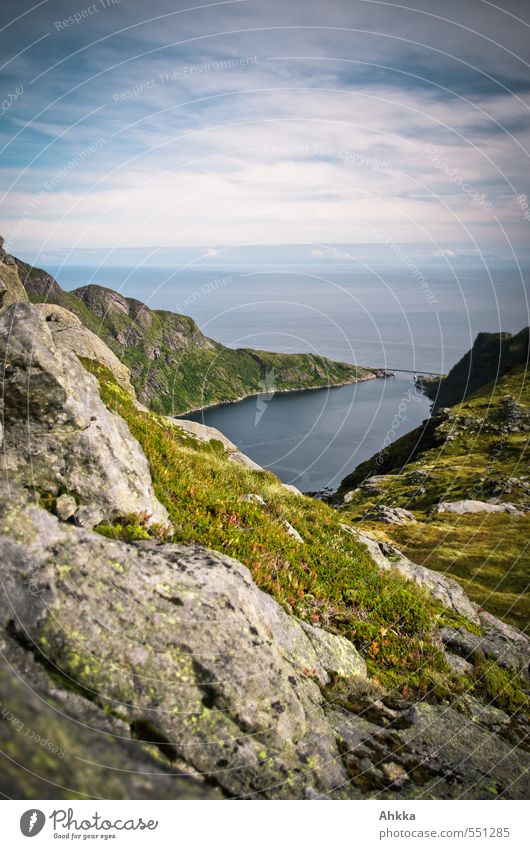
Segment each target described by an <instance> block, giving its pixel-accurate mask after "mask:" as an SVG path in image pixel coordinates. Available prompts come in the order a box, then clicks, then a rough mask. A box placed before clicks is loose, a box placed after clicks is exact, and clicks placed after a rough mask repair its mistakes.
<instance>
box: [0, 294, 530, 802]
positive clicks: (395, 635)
mask: <svg viewBox="0 0 530 849" xmlns="http://www.w3.org/2000/svg"><path fill="white" fill-rule="evenodd" d="M28 339H34V340H36V342H35V345H34V347H35V353H33V352H32V349H31V346H28V345H27V340H28ZM0 340H1V343H2V352H3V360H4V368H5V372H6V374H7V375H8V376H9V380H10V384H9V386H8V387H7V388H9V390H10V391H9V393H8V392H6V393H5V396H4V397H3V398H2V402H3V405H4V416H3V421H4V426H5V427H4V431H3V433H2V438H3V439H4V440H5V446H7V448H8V449H9V450H10V453H11V454H13V452H14V453H15V455H16V456H15V458H14V459H15V460H16V462H12V463H11V464H10V473H9V477H8V480H6V481H3V482H2V484H1V486H0V489H1V493H0V530H1V536H0V549H1V555H2V563H3V567H2V593H1V594H0V642H1V644H2V653H3V655H4V657H5V658H6V662H5V664H4V666H3V667H0V687H3V682H4V680H7V681H9V675H10V672H9V670H10V669H13V670H15V672H16V673H17V675H18V676H19V680H20V681H21V682H24V686H25V687H27V688H28V691H29V690H30V691H31V692H32V693H33V694H34V697H35V698H36V699H38V698H39V696H40V697H41V698H42V699H43V700H44V702H45V704H46V706H49V707H50V709H51V710H53V711H54V721H53V722H52V723H51V724H50V727H49V728H50V731H51V732H52V733H53V734H54V735H57V736H56V737H55V739H54V740H51V738H47V739H46V740H45V743H46V744H48V743H51V748H50V747H49V746H47V749H46V751H45V753H44V754H45V757H43V758H42V759H40V758H38V757H37V756H36V755H35V751H32V752H28V750H27V747H26V746H25V745H24V740H23V739H22V737H23V735H21V734H20V728H21V727H24V725H25V722H26V718H27V717H29V716H30V714H29V707H28V700H29V703H30V705H31V703H32V699H31V698H30V697H23V696H21V706H20V708H19V711H20V713H17V705H13V702H12V696H11V695H10V693H9V691H8V693H7V699H8V704H9V710H10V711H11V713H10V714H9V718H8V721H7V722H3V723H1V724H0V736H2V745H1V746H0V750H1V751H2V752H6V753H7V754H6V760H7V762H8V765H7V774H8V775H9V776H10V777H11V778H13V779H14V781H15V787H16V790H17V793H20V795H22V796H32V795H34V794H37V793H38V795H39V796H43V795H44V796H45V795H53V793H54V792H55V794H56V795H58V796H60V797H64V796H66V797H71V796H76V795H82V794H86V795H94V794H96V795H97V794H99V793H101V792H103V793H109V794H112V795H113V797H118V798H119V797H120V796H126V795H130V796H132V797H133V798H136V797H137V796H145V795H149V793H151V795H154V796H155V797H156V798H158V797H159V796H160V797H162V798H165V797H166V796H167V795H168V794H171V788H169V786H168V782H167V776H168V774H169V773H172V774H175V773H176V774H177V775H178V776H179V777H180V780H179V781H178V782H177V783H176V784H175V786H174V791H173V792H174V794H175V795H184V796H191V797H193V796H201V795H208V794H209V792H210V790H209V787H208V785H210V786H211V785H212V784H214V785H215V787H216V788H217V792H218V793H220V794H222V795H223V796H237V797H241V796H243V797H245V798H298V799H302V798H321V797H329V798H339V799H340V798H362V797H369V798H370V797H373V798H392V799H400V800H401V799H403V800H404V799H408V798H432V797H433V796H434V797H437V798H498V797H499V796H500V797H506V798H525V797H526V796H527V794H528V789H529V788H528V775H529V771H530V769H529V768H530V755H529V754H528V751H527V749H528V746H527V739H528V729H527V724H526V720H525V718H524V711H525V709H526V707H525V706H526V704H527V698H526V695H525V692H524V688H525V686H526V685H525V678H524V676H525V675H526V669H527V667H528V660H529V658H530V645H529V644H528V641H527V640H525V638H524V637H523V636H522V635H521V634H519V633H518V632H516V631H514V630H513V629H508V628H507V627H506V626H505V625H503V624H502V623H501V622H498V621H496V620H495V619H494V618H493V617H490V618H489V619H487V618H485V617H484V616H483V615H478V614H477V612H476V611H475V609H474V608H473V606H472V605H471V604H470V603H469V601H468V600H466V599H465V596H464V594H463V593H462V592H461V591H460V590H459V589H458V588H457V587H455V586H454V585H453V584H452V582H450V581H446V580H445V579H443V578H438V580H436V577H437V576H434V577H433V576H432V575H431V574H430V573H427V571H426V570H424V571H423V573H421V570H417V571H416V572H415V574H414V575H409V577H405V570H406V569H410V568H411V567H409V566H407V565H406V564H404V563H403V560H402V559H401V558H398V557H397V555H396V554H395V553H392V554H391V556H387V555H386V554H385V553H384V551H383V550H382V549H381V548H380V547H379V546H377V544H376V543H374V542H373V541H367V542H366V543H365V542H364V541H363V539H360V538H358V536H357V535H356V534H355V533H354V532H352V529H351V528H350V527H348V526H346V525H345V524H344V522H342V521H341V519H342V517H341V515H340V514H339V513H338V512H337V511H335V510H333V509H331V508H330V507H329V506H327V505H325V504H322V503H320V502H317V501H314V500H312V499H310V498H307V497H304V496H301V495H296V494H295V493H292V492H289V491H287V490H286V489H285V487H284V486H283V485H282V484H281V483H280V482H279V481H278V480H277V479H276V478H275V477H274V476H273V475H271V474H270V473H267V472H263V471H256V470H252V469H249V468H246V467H245V466H242V465H241V464H240V463H238V462H236V461H235V459H233V458H232V457H231V453H230V451H227V450H225V449H226V446H225V445H223V443H221V442H219V441H218V440H216V439H214V440H212V441H211V442H201V441H200V440H198V439H196V438H195V437H194V436H193V435H192V434H190V433H189V432H186V431H184V430H182V429H181V428H179V427H178V425H177V424H176V423H175V422H174V421H173V420H171V419H169V418H167V417H165V416H162V415H159V414H154V413H152V412H147V411H145V409H144V408H142V407H141V405H138V404H137V403H136V402H135V401H134V399H133V398H132V397H131V395H130V394H129V393H127V392H126V391H125V390H124V389H123V388H122V387H120V386H119V385H118V383H117V382H116V381H115V379H114V378H113V376H112V374H111V373H110V372H109V371H108V370H107V369H105V368H104V367H103V366H101V365H99V364H96V363H95V361H94V360H90V361H89V362H88V363H86V365H87V366H88V367H89V368H90V369H91V370H92V372H94V373H95V374H96V375H97V377H98V380H99V387H100V389H99V391H100V393H101V400H102V402H103V403H104V404H105V407H106V409H105V410H103V409H102V408H101V404H100V403H98V401H97V400H96V398H95V393H97V391H98V390H97V386H96V381H95V380H94V378H93V377H92V376H91V375H89V374H88V373H86V371H83V369H81V367H80V364H79V361H78V360H77V359H76V358H75V356H74V355H73V354H72V353H71V352H69V351H62V350H61V349H59V348H58V346H57V343H56V341H55V339H54V336H53V333H51V331H50V330H49V328H48V327H47V326H46V321H45V319H44V317H43V314H42V311H41V310H40V309H39V308H38V307H37V306H35V305H28V304H19V305H16V306H13V307H11V308H10V309H9V310H8V311H7V312H6V314H5V315H4V316H3V317H2V318H1V319H0ZM13 386H14V387H15V388H16V387H19V390H17V391H16V392H13V391H12V390H13ZM50 386H60V387H61V391H54V392H53V393H50V392H49V391H48V388H49V387H50ZM24 387H25V390H26V395H27V398H30V399H31V403H30V404H23V403H21V404H18V403H17V398H18V399H20V398H22V395H23V391H22V389H23V388H24ZM4 388H6V384H4ZM83 404H84V405H86V407H85V408H83V406H80V405H83ZM90 408H92V409H93V410H94V413H93V415H94V420H92V419H91V418H90V417H89V422H87V421H85V413H86V412H87V411H89V410H90ZM6 413H7V415H6ZM24 416H25V419H26V420H24ZM91 428H94V430H93V433H92V439H91V440H89V441H87V430H90V429H91ZM98 429H99V431H98ZM63 431H66V433H63ZM22 432H23V433H29V434H30V437H31V435H32V434H36V437H35V440H34V439H32V438H30V439H29V440H28V439H26V440H24V439H23V438H21V436H20V433H22ZM61 438H66V439H67V440H68V449H67V450H66V451H65V452H64V456H65V461H66V468H64V469H63V467H62V466H60V465H58V466H57V468H55V465H54V464H53V465H54V469H53V472H54V473H53V475H52V479H51V481H50V483H51V486H50V488H49V490H46V482H45V481H41V484H43V485H41V486H39V488H38V489H37V490H36V491H35V489H34V487H33V486H32V485H31V484H32V481H31V480H30V479H29V478H27V477H26V474H25V470H26V469H27V467H28V463H30V462H31V460H32V458H33V455H34V453H35V450H36V448H37V450H38V449H39V448H40V444H41V443H43V442H45V441H47V442H48V443H49V444H51V445H54V444H56V440H58V439H61ZM105 440H106V443H107V445H108V444H109V443H110V444H111V445H112V449H113V451H114V454H115V456H116V458H118V461H117V462H114V463H112V464H106V466H110V468H106V466H105V463H104V462H103V463H102V464H101V465H100V466H99V467H98V466H97V465H96V468H95V469H94V464H93V463H92V462H91V461H90V460H89V459H88V460H87V452H86V446H87V445H88V444H89V442H91V443H92V445H94V446H95V443H103V444H105ZM131 440H132V441H133V442H134V445H133V444H131ZM34 441H36V442H37V443H38V445H37V446H35V445H34V444H33V443H34ZM142 451H143V452H144V454H145V456H144V458H143V465H142V464H141V463H139V462H138V463H135V464H134V469H133V470H131V468H130V463H129V459H130V458H131V457H138V454H139V452H140V453H141V452H142ZM57 453H58V454H59V453H60V452H57ZM147 463H148V464H149V471H148V470H147ZM87 466H88V467H87ZM83 471H85V472H87V473H91V474H94V473H96V472H97V473H98V474H100V473H103V472H104V471H105V472H106V474H108V475H112V474H116V475H118V476H119V474H120V473H121V472H122V471H126V472H127V473H126V474H125V475H124V476H123V478H122V479H121V480H120V483H119V487H117V489H115V490H114V492H112V491H111V490H110V488H108V487H107V486H106V485H105V483H103V484H102V485H101V486H97V485H88V484H89V481H88V480H87V486H86V487H84V488H83V491H82V492H79V491H76V500H77V498H79V499H82V500H83V506H84V507H86V508H89V509H90V510H92V514H91V515H92V520H91V521H90V522H88V521H85V522H83V523H80V522H79V521H78V520H77V518H76V514H73V515H72V514H71V513H64V512H63V506H64V496H65V495H68V493H65V492H61V487H60V486H59V487H58V486H57V484H58V483H60V482H59V481H58V480H57V475H62V476H63V477H64V480H65V481H66V485H68V482H69V481H70V480H72V478H71V477H70V476H68V474H67V473H69V475H71V474H73V475H74V479H75V480H79V481H82V476H83ZM132 471H135V472H136V475H137V476H138V475H141V478H142V480H141V481H140V486H139V482H138V479H137V477H136V478H135V477H134V475H133V474H132ZM39 473H40V474H44V469H40V472H39ZM139 488H140V489H141V490H142V491H143V492H144V493H146V494H147V497H149V498H150V499H151V500H152V498H153V495H152V493H153V491H154V494H155V496H156V498H157V499H158V503H159V505H161V506H162V507H163V508H164V509H165V510H166V511H167V517H168V520H169V521H168V522H167V523H166V524H165V525H163V524H161V523H160V522H159V523H158V524H157V525H155V526H153V525H152V524H150V519H151V517H150V515H149V513H148V509H149V508H148V509H141V511H140V512H134V513H128V514H124V515H120V514H119V504H118V502H117V501H113V503H112V504H109V503H108V499H109V498H111V497H113V498H114V497H116V496H117V495H119V498H120V501H121V503H122V504H126V503H127V502H128V500H129V499H133V500H134V499H135V498H136V494H137V492H138V489H139ZM72 495H73V493H70V496H72ZM102 498H104V499H106V503H105V505H104V508H105V509H104V510H103V512H106V513H107V516H108V518H107V519H106V520H105V522H104V524H99V525H98V526H97V527H96V531H98V533H95V532H94V530H93V529H92V525H93V524H94V521H96V519H95V517H96V516H97V509H96V508H97V507H98V505H99V504H100V502H101V499H102ZM134 509H135V510H136V509H137V508H134ZM81 524H82V526H80V525H81ZM212 548H214V549H216V551H212V550H211V549H212ZM235 558H237V559H235ZM394 559H395V560H396V567H395V568H394V567H393V560H394ZM398 560H399V562H398ZM462 605H464V606H465V609H466V610H468V611H469V618H467V619H466V618H465V617H464V616H462V614H461V613H459V612H458V610H459V609H461V608H462ZM470 620H472V621H470ZM190 623H191V625H192V627H190ZM444 646H445V647H444ZM4 689H5V688H4ZM4 689H3V690H2V692H4ZM19 691H20V688H17V692H19ZM11 705H13V709H12V710H11ZM61 705H63V706H64V713H63V711H62V710H61V709H60V708H59V711H57V713H55V708H56V707H57V706H61ZM44 710H47V707H45V708H44ZM11 714H12V716H11ZM41 717H42V712H41V711H37V713H36V715H35V723H36V726H37V727H38V728H40V727H42V719H41ZM4 718H5V717H4ZM28 721H29V722H30V720H28ZM75 721H78V722H80V723H82V729H81V732H80V733H79V735H77V737H76V738H75V739H72V731H71V729H72V722H75ZM20 723H22V726H20ZM448 723H449V724H450V726H451V728H453V729H455V731H454V733H453V734H452V735H451V740H450V742H449V743H448V741H447V724H448ZM107 734H108V735H110V737H111V740H110V744H109V747H108V751H105V750H103V749H102V745H101V739H102V735H107ZM91 737H93V739H94V757H90V756H89V758H88V760H89V761H90V763H89V764H85V762H84V760H83V759H84V756H85V753H86V751H87V750H91V748H92V747H91V745H90V740H91ZM4 740H5V743H4ZM63 743H64V746H63ZM57 748H62V749H63V750H64V751H63V755H61V754H60V753H59V752H58V751H52V749H57ZM97 757H101V758H102V759H103V760H102V761H101V764H102V766H103V767H104V766H105V765H106V764H108V766H109V767H110V769H109V770H108V772H109V774H110V778H109V779H108V781H105V782H104V785H103V788H101V787H99V788H98V786H97V780H98V777H101V773H100V771H99V770H98V764H94V758H97ZM154 757H156V758H157V760H158V766H157V767H155V768H153V765H152V761H153V759H154ZM63 759H64V761H63ZM79 759H81V763H79V762H78V761H79ZM59 761H60V762H59ZM63 763H64V768H63ZM17 765H20V766H17ZM29 769H31V770H32V772H33V773H36V775H33V776H32V777H30V778H25V777H24V776H25V773H26V771H27V770H29ZM130 769H132V770H135V769H137V770H144V769H145V771H146V772H147V778H146V782H147V783H144V784H141V783H139V781H138V779H137V776H135V775H132V776H131V775H130V774H129V773H128V772H127V771H128V770H130ZM120 770H125V774H124V776H123V778H121V773H120ZM0 772H2V771H0ZM2 774H3V772H2ZM58 776H59V781H60V783H61V785H62V786H61V787H59V788H57V789H56V790H55V791H54V789H53V785H52V784H51V782H55V781H57V779H58ZM63 776H64V777H63ZM200 776H204V777H205V778H206V780H207V782H208V784H205V783H204V781H203V780H201V779H200ZM66 780H68V782H69V784H68V785H66V786H65V784H64V782H65V781H66ZM159 781H160V785H161V789H160V793H158V792H157V790H156V785H157V783H158V782H159ZM43 783H44V792H43ZM116 784H118V787H117V788H116V786H115V785H116Z"/></svg>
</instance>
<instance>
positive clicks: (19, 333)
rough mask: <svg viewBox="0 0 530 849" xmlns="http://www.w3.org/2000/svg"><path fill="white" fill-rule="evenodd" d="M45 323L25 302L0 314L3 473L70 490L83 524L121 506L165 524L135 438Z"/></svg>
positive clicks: (46, 488) (44, 489)
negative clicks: (102, 399)
mask: <svg viewBox="0 0 530 849" xmlns="http://www.w3.org/2000/svg"><path fill="white" fill-rule="evenodd" d="M52 324H53V323H52V322H47V321H46V320H45V315H44V314H43V312H42V311H41V309H40V308H39V307H38V306H36V305H31V304H15V305H13V306H12V307H10V309H9V310H8V311H7V312H6V313H4V315H3V316H2V317H1V318H0V361H1V362H2V364H3V383H2V391H3V397H2V398H1V399H0V400H1V409H2V421H3V427H4V444H3V455H4V473H5V476H6V478H7V479H8V480H9V479H14V480H18V481H20V482H22V483H23V484H24V485H25V486H26V487H30V488H33V489H34V490H36V491H38V492H39V493H40V495H41V496H44V497H46V498H47V499H50V498H58V497H60V496H61V495H63V494H68V495H70V496H71V497H72V498H74V499H75V500H76V503H77V504H78V505H79V507H78V510H77V512H76V514H75V518H76V519H77V520H78V521H79V523H81V524H84V525H89V526H93V525H95V524H98V523H99V522H101V521H102V520H103V519H106V520H112V518H113V517H115V516H117V515H123V514H127V513H142V514H145V516H146V519H147V521H152V522H160V523H166V522H167V521H168V516H167V512H166V510H165V508H164V507H162V505H161V504H160V503H159V502H158V500H157V499H156V497H155V494H154V491H153V486H152V482H151V477H150V472H149V467H148V463H147V460H146V458H145V455H144V453H143V452H142V450H141V448H140V446H139V444H138V443H137V442H136V440H135V439H133V437H132V436H131V433H130V431H129V429H128V427H127V425H126V424H125V422H124V421H123V419H121V418H120V417H119V416H117V415H115V414H114V413H112V412H110V411H109V410H108V409H107V408H106V406H105V405H104V404H103V403H102V401H101V398H100V396H99V390H98V385H97V382H96V380H95V378H94V377H93V376H92V375H90V374H88V372H86V371H85V369H84V368H83V367H82V365H81V363H80V362H79V360H78V358H77V357H76V356H75V355H74V354H72V353H70V352H69V351H68V350H66V348H64V349H63V348H62V347H60V346H59V345H57V344H56V342H55V340H54V336H53V333H52V331H51V329H50V328H51V325H52Z"/></svg>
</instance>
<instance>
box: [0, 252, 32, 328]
mask: <svg viewBox="0 0 530 849" xmlns="http://www.w3.org/2000/svg"><path fill="white" fill-rule="evenodd" d="M27 300H28V296H27V294H26V290H25V289H24V286H23V285H22V281H21V280H20V277H19V275H18V269H17V266H16V265H15V263H14V262H13V261H12V257H10V256H9V254H6V252H5V251H4V240H3V239H2V237H1V236H0V314H2V313H3V312H5V311H6V310H7V309H8V307H10V306H11V305H12V304H16V303H18V302H19V301H27Z"/></svg>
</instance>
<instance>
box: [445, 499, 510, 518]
mask: <svg viewBox="0 0 530 849" xmlns="http://www.w3.org/2000/svg"><path fill="white" fill-rule="evenodd" d="M521 512H522V511H521V510H519V509H518V508H517V507H516V506H515V504H510V503H509V502H504V503H501V504H496V503H495V502H491V501H477V500H476V499H474V498H464V499H462V500H461V501H441V502H440V504H438V505H437V507H436V513H456V514H457V515H459V516H464V515H465V514H467V513H515V514H517V513H521Z"/></svg>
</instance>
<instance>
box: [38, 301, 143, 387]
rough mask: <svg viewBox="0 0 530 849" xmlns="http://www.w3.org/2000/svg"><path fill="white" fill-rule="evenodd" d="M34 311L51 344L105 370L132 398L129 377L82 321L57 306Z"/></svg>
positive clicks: (114, 356) (41, 305) (106, 346)
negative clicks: (46, 327)
mask: <svg viewBox="0 0 530 849" xmlns="http://www.w3.org/2000/svg"><path fill="white" fill-rule="evenodd" d="M36 307H37V309H39V311H40V313H41V314H42V316H43V317H44V320H45V321H47V322H49V324H50V332H51V334H52V336H53V341H54V342H55V344H56V345H57V347H58V348H60V349H61V350H62V351H71V352H72V353H73V354H76V355H77V356H78V357H84V358H86V359H87V360H95V361H96V362H98V363H100V364H101V365H103V366H105V368H108V370H109V371H110V372H111V373H112V375H113V376H114V378H115V379H116V382H117V383H118V384H119V385H120V386H121V387H122V389H125V391H126V392H128V393H129V394H130V395H132V396H133V397H134V395H135V391H134V386H133V385H132V383H131V373H130V371H129V369H128V368H127V366H125V365H124V364H123V363H122V362H121V361H120V360H119V359H118V357H117V356H116V354H115V353H114V352H113V351H111V350H110V348H109V347H108V345H105V343H104V342H103V341H102V340H101V339H100V338H99V336H96V334H95V333H92V331H91V330H89V329H88V328H87V327H85V326H84V325H83V324H82V322H81V319H80V318H78V316H77V315H75V313H73V312H70V310H66V309H64V307H58V306H57V305H56V304H37V305H36Z"/></svg>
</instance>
